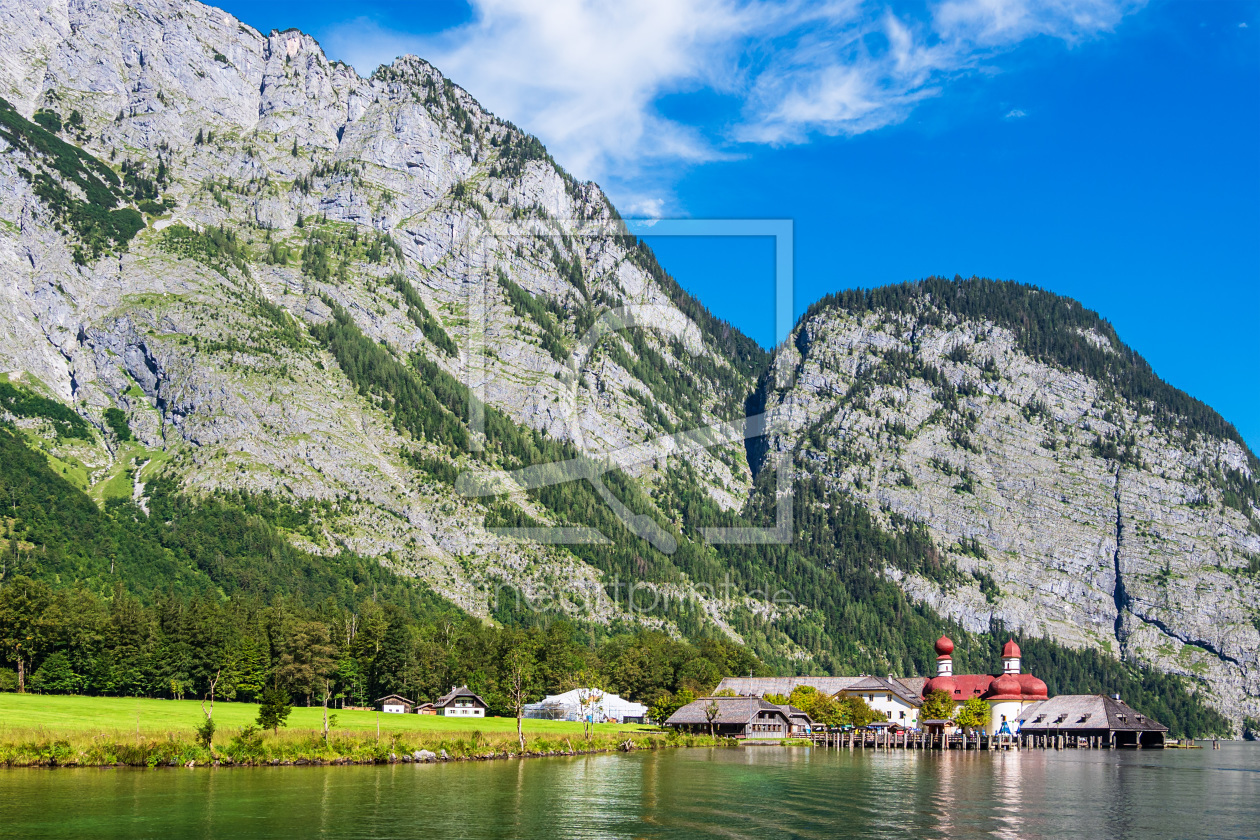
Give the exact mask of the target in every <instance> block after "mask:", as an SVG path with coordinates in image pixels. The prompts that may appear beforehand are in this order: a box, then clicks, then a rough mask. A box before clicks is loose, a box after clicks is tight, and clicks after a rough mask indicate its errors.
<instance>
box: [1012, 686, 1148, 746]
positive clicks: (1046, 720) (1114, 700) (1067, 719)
mask: <svg viewBox="0 0 1260 840" xmlns="http://www.w3.org/2000/svg"><path fill="white" fill-rule="evenodd" d="M1019 732H1020V734H1021V735H1023V736H1038V737H1045V738H1051V739H1053V738H1057V737H1058V736H1060V735H1067V736H1075V738H1076V740H1077V742H1079V740H1080V739H1082V738H1084V739H1087V742H1089V743H1094V744H1096V745H1097V746H1100V747H1163V746H1164V738H1165V736H1166V735H1167V734H1168V727H1167V726H1164V725H1163V724H1162V723H1160V722H1159V721H1157V720H1155V719H1154V718H1152V717H1148V716H1147V715H1144V714H1142V713H1141V712H1139V711H1137V710H1135V709H1134V708H1133V707H1132V706H1129V705H1128V704H1127V703H1125V702H1124V701H1122V700H1121V699H1120V698H1119V697H1108V696H1107V695H1105V694H1060V695H1058V696H1057V697H1051V698H1050V699H1049V700H1043V701H1042V702H1040V703H1038V704H1036V705H1035V706H1030V707H1029V708H1027V709H1025V710H1024V713H1023V714H1022V715H1021V716H1020V719H1019Z"/></svg>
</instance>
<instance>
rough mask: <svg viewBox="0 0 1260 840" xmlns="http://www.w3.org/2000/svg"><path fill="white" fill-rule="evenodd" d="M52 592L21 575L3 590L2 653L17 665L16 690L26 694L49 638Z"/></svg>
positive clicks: (0, 592) (0, 614)
mask: <svg viewBox="0 0 1260 840" xmlns="http://www.w3.org/2000/svg"><path fill="white" fill-rule="evenodd" d="M51 600H52V593H51V592H49V590H48V587H47V586H45V585H44V584H43V583H40V582H39V581H35V580H31V579H30V578H28V577H25V576H18V577H16V578H14V579H13V580H12V581H11V582H7V581H6V585H5V586H4V587H3V588H2V589H0V651H2V652H4V654H5V658H6V659H8V660H9V661H12V662H14V663H16V664H17V690H18V693H19V694H21V693H23V692H25V691H26V675H27V673H28V672H29V671H30V667H31V663H32V661H33V660H34V659H35V658H36V657H38V656H40V655H41V654H42V653H43V651H44V649H45V647H46V645H47V643H48V641H49V639H48V635H49V634H48V626H47V623H46V620H45V617H46V615H47V613H48V609H49V605H50V601H51Z"/></svg>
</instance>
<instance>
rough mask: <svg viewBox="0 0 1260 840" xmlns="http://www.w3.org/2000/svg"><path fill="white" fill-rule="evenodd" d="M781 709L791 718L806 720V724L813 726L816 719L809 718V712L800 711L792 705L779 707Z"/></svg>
mask: <svg viewBox="0 0 1260 840" xmlns="http://www.w3.org/2000/svg"><path fill="white" fill-rule="evenodd" d="M779 708H780V709H782V710H783V714H785V715H787V716H788V717H789V718H804V720H805V723H808V724H811V725H812V724H813V722H814V719H813V718H812V717H810V716H809V712H806V711H804V710H803V709H798V708H796V707H795V706H793V705H791V704H790V703H789V704H788V705H786V706H779Z"/></svg>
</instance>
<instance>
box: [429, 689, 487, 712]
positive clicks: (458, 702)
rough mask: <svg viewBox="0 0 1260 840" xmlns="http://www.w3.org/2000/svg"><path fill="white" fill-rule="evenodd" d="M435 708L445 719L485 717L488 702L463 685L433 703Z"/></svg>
mask: <svg viewBox="0 0 1260 840" xmlns="http://www.w3.org/2000/svg"><path fill="white" fill-rule="evenodd" d="M433 708H434V709H435V710H436V711H437V714H439V715H441V716H443V717H463V718H472V717H485V716H486V708H487V706H486V701H485V700H482V699H481V698H480V697H479V696H477V695H476V694H474V693H473V692H472V691H469V690H468V686H466V685H461V686H459V687H458V688H452V689H451V690H450V691H449V692H447V693H446V694H443V695H442V696H441V697H439V698H438V699H436V700H434V701H433Z"/></svg>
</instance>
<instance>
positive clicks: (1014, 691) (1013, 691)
mask: <svg viewBox="0 0 1260 840" xmlns="http://www.w3.org/2000/svg"><path fill="white" fill-rule="evenodd" d="M988 693H989V694H990V695H993V696H997V697H1018V696H1020V695H1021V694H1023V693H1024V689H1023V686H1021V685H1020V684H1019V677H1017V676H1015V675H1014V674H1003V675H1002V676H1000V677H998V678H997V679H996V680H994V681H993V682H992V683H991V684H990V685H989V692H988Z"/></svg>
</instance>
